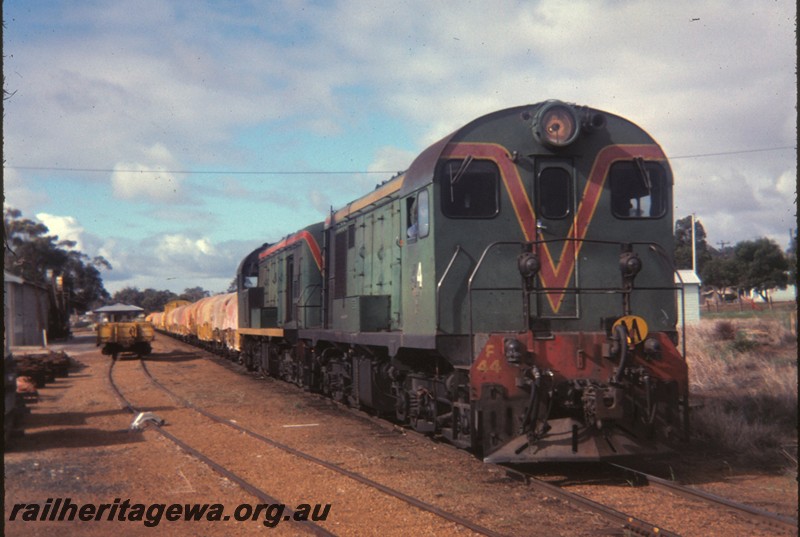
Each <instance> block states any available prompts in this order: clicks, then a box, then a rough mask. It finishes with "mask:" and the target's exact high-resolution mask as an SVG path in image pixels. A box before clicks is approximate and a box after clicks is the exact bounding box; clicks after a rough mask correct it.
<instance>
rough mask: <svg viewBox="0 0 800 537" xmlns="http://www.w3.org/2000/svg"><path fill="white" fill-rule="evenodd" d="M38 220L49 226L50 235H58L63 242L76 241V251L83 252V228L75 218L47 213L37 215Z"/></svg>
mask: <svg viewBox="0 0 800 537" xmlns="http://www.w3.org/2000/svg"><path fill="white" fill-rule="evenodd" d="M36 218H37V219H38V220H39V221H41V222H42V223H43V224H44V225H46V226H47V229H49V230H50V235H57V236H58V238H59V239H60V240H62V241H64V240H68V241H75V250H78V251H83V248H84V244H83V234H84V231H85V230H84V229H83V226H82V225H81V224H80V223H79V222H78V220H77V219H76V218H75V217H73V216H56V215H53V214H47V213H37V214H36Z"/></svg>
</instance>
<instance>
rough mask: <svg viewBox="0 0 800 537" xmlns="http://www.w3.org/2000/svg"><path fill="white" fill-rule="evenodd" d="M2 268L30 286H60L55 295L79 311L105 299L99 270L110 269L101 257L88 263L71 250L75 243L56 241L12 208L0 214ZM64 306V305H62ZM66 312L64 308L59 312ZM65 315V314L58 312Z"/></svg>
mask: <svg viewBox="0 0 800 537" xmlns="http://www.w3.org/2000/svg"><path fill="white" fill-rule="evenodd" d="M3 228H4V231H5V252H4V256H3V267H4V269H5V270H7V271H8V272H10V273H11V274H16V275H17V276H20V277H21V278H23V279H24V280H27V281H29V282H31V283H38V284H40V285H46V286H48V287H50V286H54V284H56V282H57V281H58V282H60V286H59V287H60V290H57V291H58V292H59V293H63V296H64V297H66V299H67V302H68V303H69V304H70V305H72V306H73V307H75V308H76V309H78V310H81V311H87V310H89V309H91V308H92V307H93V305H95V304H99V303H101V302H102V301H104V300H107V299H108V296H109V295H108V292H107V291H106V289H105V287H104V286H103V279H102V277H101V275H100V271H99V269H100V268H106V269H108V270H110V269H111V264H110V263H109V262H108V261H106V259H104V258H103V257H102V256H98V257H95V258H93V259H90V258H89V256H87V255H86V254H84V253H82V252H80V251H78V250H75V242H73V241H66V240H59V238H58V236H56V235H50V234H49V233H50V230H49V229H48V228H47V226H45V225H44V224H42V223H41V222H36V221H33V220H31V219H29V218H23V217H22V213H21V212H20V211H19V210H17V209H14V208H10V207H9V208H6V209H4V211H3ZM65 306H66V305H65ZM62 309H64V310H66V309H67V308H62ZM62 313H65V312H62Z"/></svg>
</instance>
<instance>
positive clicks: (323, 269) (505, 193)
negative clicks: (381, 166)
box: [237, 101, 688, 462]
mask: <svg viewBox="0 0 800 537" xmlns="http://www.w3.org/2000/svg"><path fill="white" fill-rule="evenodd" d="M672 184H673V179H672V173H671V170H670V166H669V163H668V161H667V158H666V156H665V155H664V153H663V151H662V150H661V148H660V147H659V145H658V144H657V143H656V142H655V141H654V140H653V139H652V138H651V137H650V136H649V135H648V134H647V133H646V132H645V131H644V130H642V129H641V128H639V127H638V126H636V125H635V124H633V123H632V122H630V121H628V120H626V119H624V118H622V117H619V116H616V115H614V114H610V113H607V112H603V111H600V110H595V109H591V108H588V107H584V106H577V105H574V104H568V103H564V102H560V101H546V102H542V103H538V104H533V105H528V106H521V107H517V108H510V109H507V110H501V111H498V112H495V113H492V114H488V115H486V116H483V117H480V118H478V119H475V120H474V121H472V122H470V123H468V124H466V125H464V126H463V127H461V128H459V129H458V130H456V131H455V132H453V133H452V134H450V135H449V136H447V137H445V138H444V139H442V140H440V141H439V142H437V143H435V144H433V145H432V146H430V147H428V148H427V149H425V150H424V151H423V152H422V153H421V154H420V155H419V156H418V157H417V158H416V159H415V160H414V161H413V163H412V164H411V166H410V167H409V168H408V170H407V171H406V172H405V173H402V174H400V175H398V176H396V177H394V178H392V179H390V180H388V181H386V182H385V183H383V184H381V185H379V186H378V187H377V188H376V189H375V190H374V191H373V192H370V193H369V194H367V195H365V196H363V197H361V198H359V199H357V200H355V201H353V202H352V203H350V204H348V205H347V206H346V207H343V208H341V209H339V210H337V211H333V212H332V213H331V215H330V216H329V217H328V218H327V220H326V221H325V222H320V223H317V224H314V225H312V226H309V227H307V228H305V229H303V230H301V231H299V232H297V233H293V234H291V235H289V236H287V237H286V238H285V239H284V240H282V241H281V242H279V243H277V244H274V245H264V246H262V247H260V248H259V249H257V250H255V251H254V252H252V253H251V254H250V255H248V256H247V257H246V258H245V259H244V260H243V261H242V263H241V265H240V267H239V270H238V274H237V282H238V301H239V312H238V313H239V334H240V338H241V359H242V360H243V361H244V362H245V363H246V364H247V365H248V366H250V367H251V368H255V369H261V370H263V371H264V372H265V373H267V374H269V375H272V376H275V377H279V378H283V379H285V380H287V381H290V382H294V383H296V384H298V385H300V386H304V387H307V388H308V389H311V390H315V391H319V392H323V393H326V394H329V395H330V396H331V397H333V398H335V399H337V400H339V401H342V402H345V403H347V404H350V405H353V406H361V407H365V408H368V409H371V410H372V411H374V412H375V413H377V414H379V415H382V416H387V417H390V418H392V419H395V420H397V421H398V422H401V423H403V424H406V425H408V426H410V427H413V428H414V429H416V430H418V431H422V432H427V433H432V434H436V435H440V436H442V437H444V438H446V439H447V440H449V441H450V442H452V443H453V444H455V445H458V446H460V447H464V448H469V449H473V450H475V451H476V452H478V453H480V454H482V456H484V457H485V459H486V460H487V461H493V462H534V461H553V460H559V461H561V460H598V459H603V458H609V457H615V456H623V455H640V454H649V453H658V452H661V451H664V450H666V449H667V448H668V447H669V444H670V443H671V442H672V441H673V440H675V439H679V438H685V437H686V436H687V434H688V372H687V366H686V362H685V360H684V358H683V356H682V353H681V352H679V350H678V348H677V346H678V341H679V329H680V327H679V326H678V314H677V313H678V312H677V311H676V303H677V301H676V286H675V284H674V283H673V282H674V274H675V270H674V266H673V262H672V255H671V252H672V251H673V244H672V241H673V238H672V237H673V235H672V227H673V216H672ZM677 291H679V289H677Z"/></svg>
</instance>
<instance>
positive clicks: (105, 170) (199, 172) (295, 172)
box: [3, 166, 397, 175]
mask: <svg viewBox="0 0 800 537" xmlns="http://www.w3.org/2000/svg"><path fill="white" fill-rule="evenodd" d="M3 168H5V169H7V170H36V171H55V172H84V173H113V172H122V173H142V174H144V173H147V174H154V173H155V174H158V173H175V174H197V175H353V174H359V175H365V174H374V173H381V174H384V175H385V174H387V173H397V170H391V171H388V170H377V171H364V170H353V171H347V170H342V171H334V170H317V171H298V170H292V171H235V170H234V171H229V170H120V169H115V168H114V169H112V168H61V167H57V166H3Z"/></svg>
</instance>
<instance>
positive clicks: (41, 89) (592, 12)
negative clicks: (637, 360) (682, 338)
mask: <svg viewBox="0 0 800 537" xmlns="http://www.w3.org/2000/svg"><path fill="white" fill-rule="evenodd" d="M3 10H4V12H3V20H4V22H5V25H6V27H5V31H4V33H3V39H4V42H3V51H4V52H3V53H4V55H5V64H4V72H5V84H6V89H7V90H9V91H12V92H14V95H13V97H12V98H11V99H10V100H7V101H6V102H5V103H4V108H5V110H4V118H3V122H4V159H5V165H4V170H3V176H4V177H3V178H4V194H5V206H7V207H8V206H11V207H15V208H18V209H20V210H21V211H22V212H23V215H24V216H26V217H29V218H37V219H39V220H41V221H42V222H44V223H45V224H46V225H47V226H48V227H49V228H50V230H51V232H52V233H53V234H57V235H59V237H61V238H64V239H71V240H77V241H78V242H79V248H80V249H81V250H82V251H84V252H85V253H87V254H89V255H92V256H94V255H103V256H105V257H106V258H107V259H108V260H109V261H110V262H111V264H112V266H113V270H111V271H108V272H106V273H104V281H105V284H106V288H107V289H108V290H109V291H110V292H112V293H113V292H114V291H117V290H119V289H120V288H122V287H125V286H137V287H139V288H140V289H143V288H146V287H153V288H155V289H171V290H173V291H176V292H180V291H182V290H183V289H184V288H186V287H194V286H196V285H200V286H202V287H204V288H206V289H208V290H210V291H213V292H217V291H222V290H224V289H225V288H226V287H227V285H228V283H229V282H230V281H231V279H232V278H233V274H234V272H235V269H236V266H237V265H238V262H239V260H240V259H241V258H242V257H243V256H244V255H245V254H246V253H248V252H249V251H251V250H252V249H253V248H255V247H256V246H258V245H259V244H261V243H263V242H267V241H269V242H272V241H276V240H278V239H279V238H281V237H282V236H284V235H286V234H287V233H289V232H291V231H293V230H296V229H299V228H302V227H305V226H306V225H308V224H310V223H313V222H316V221H320V220H322V219H323V218H324V217H325V215H326V214H327V212H328V211H329V210H330V208H331V206H333V207H340V206H341V205H343V204H345V203H347V202H348V201H350V200H351V199H353V198H354V197H357V196H358V195H360V194H361V193H364V192H366V191H368V190H369V189H371V188H373V187H374V185H375V184H377V183H379V182H381V181H383V180H385V179H388V178H389V177H390V176H391V175H392V174H393V173H394V172H396V171H400V170H403V169H405V168H406V167H407V166H408V165H409V164H410V162H411V160H413V157H414V156H415V155H416V154H418V153H419V152H420V151H421V150H422V149H424V148H425V147H426V146H427V145H429V144H430V143H432V142H434V141H436V140H437V139H439V138H441V137H442V136H444V135H446V134H448V133H449V132H450V131H452V130H453V129H455V128H457V127H458V126H460V125H462V124H464V123H466V122H468V121H470V120H472V119H474V118H475V117H478V116H480V115H482V114H485V113H488V112H491V111H494V110H497V109H501V108H506V107H509V106H516V105H520V104H525V103H532V102H538V101H541V100H545V99H549V98H557V99H562V100H565V101H571V102H577V103H579V104H584V105H588V106H593V107H596V108H600V109H604V110H607V111H609V112H612V113H616V114H619V115H622V116H625V117H628V118H631V119H632V120H634V121H635V122H637V123H638V124H640V125H641V126H643V127H644V128H645V129H646V130H647V131H648V132H650V133H651V134H652V135H653V136H654V137H655V138H656V139H657V140H659V142H660V143H661V144H662V146H663V148H664V150H665V151H666V153H667V155H668V156H670V157H673V158H674V160H673V162H672V164H673V171H674V173H675V177H676V195H675V205H676V207H675V214H676V216H678V217H681V216H685V215H687V214H690V213H696V215H697V216H698V218H699V219H700V220H701V222H702V223H703V225H704V227H705V229H706V231H707V232H708V235H709V241H710V242H711V243H712V244H714V245H718V243H719V242H720V241H725V242H727V243H735V242H737V241H740V240H745V239H752V238H757V237H761V236H768V237H770V238H773V239H775V240H776V241H778V242H779V244H781V245H782V246H785V245H786V244H787V242H788V236H789V229H790V228H794V227H795V226H796V217H795V213H796V210H795V200H796V197H795V191H796V184H797V167H796V149H795V148H796V145H797V139H796V129H795V127H796V120H797V115H796V110H795V103H796V102H797V88H796V77H795V66H796V55H795V49H796V46H795V21H796V11H795V5H794V2H791V1H775V2H773V1H770V2H752V1H750V2H721V1H720V2H715V1H709V2H702V3H698V2H692V1H688V0H686V1H683V0H680V1H676V2H655V1H645V0H641V1H636V0H632V1H610V0H609V1H606V2H602V1H595V0H591V1H590V0H586V1H576V2H568V3H567V2H562V1H561V0H544V1H539V2H535V1H499V2H498V1H491V2H489V1H485V2H470V1H460V2H429V1H427V0H419V1H416V0H415V1H402V0H396V1H393V2H371V3H367V2H360V1H356V0H342V1H320V2H308V1H303V0H272V1H270V2H259V1H235V2H234V1H227V2H221V1H208V2H203V1H196V0H183V1H181V0H176V1H171V2H163V1H161V0H152V1H147V0H142V1H138V2H118V1H115V0H93V1H83V2H66V1H62V2H59V1H37V0H24V1H23V0H5V1H4V2H3ZM753 149H766V150H767V151H757V152H747V151H750V150H753ZM719 153H724V154H723V155H718V154H719ZM675 157H677V158H675ZM340 171H343V172H383V173H343V174H339V173H335V174H331V173H318V172H340ZM299 172H309V173H308V174H303V173H299Z"/></svg>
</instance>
